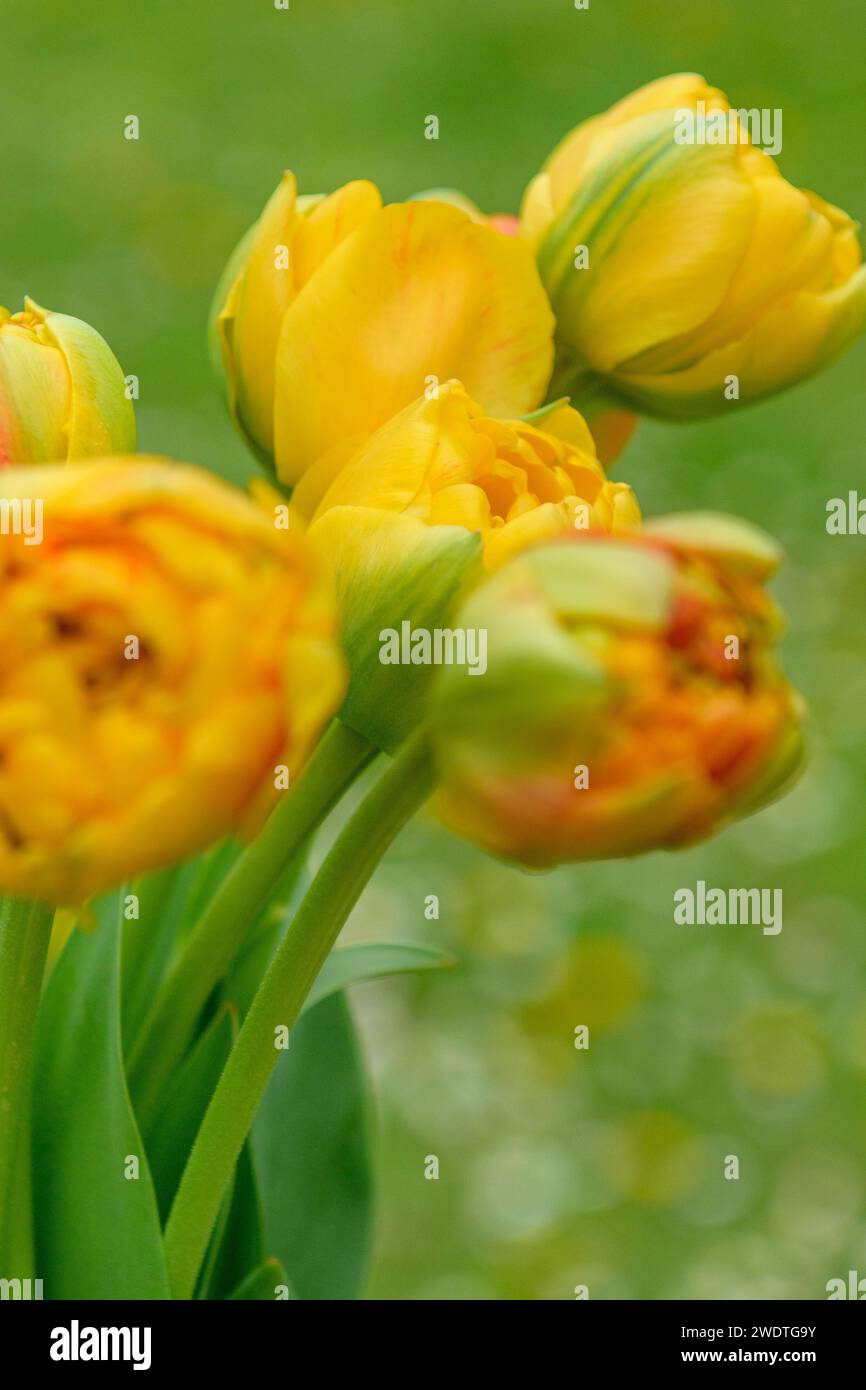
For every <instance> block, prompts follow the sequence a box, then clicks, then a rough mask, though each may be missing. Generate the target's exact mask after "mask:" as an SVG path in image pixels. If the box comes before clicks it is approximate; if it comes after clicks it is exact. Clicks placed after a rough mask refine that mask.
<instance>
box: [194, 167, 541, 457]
mask: <svg viewBox="0 0 866 1390" xmlns="http://www.w3.org/2000/svg"><path fill="white" fill-rule="evenodd" d="M214 328H215V332H216V336H217V337H218V339H219V342H220V347H221V357H222V363H223V367H224V370H225V374H226V378H227V381H228V384H229V397H230V403H231V404H232V408H233V410H234V412H235V415H236V418H237V420H238V423H239V424H240V426H241V428H242V429H243V431H244V433H245V434H246V436H247V437H248V439H249V440H250V442H251V443H252V444H253V446H254V447H255V448H256V450H257V452H258V453H259V454H260V456H262V457H264V458H266V459H273V461H274V466H275V468H276V472H277V474H278V476H279V478H280V479H281V481H283V482H285V483H289V484H295V483H296V482H297V481H298V480H299V479H300V478H301V477H302V476H303V475H304V473H305V472H306V471H307V469H308V468H310V467H311V466H312V464H314V463H316V462H317V461H318V460H319V459H320V458H321V457H322V456H323V455H325V454H327V453H328V452H329V451H331V450H332V449H334V448H335V447H336V448H338V449H339V448H342V447H343V446H344V445H345V443H346V441H352V442H354V443H355V444H357V443H359V442H360V441H362V440H363V439H364V438H366V436H367V435H368V434H370V433H371V432H372V431H373V430H375V429H377V428H378V427H379V426H380V425H382V424H384V423H385V422H386V421H388V420H389V419H391V417H392V416H393V415H395V414H396V413H397V412H398V411H400V410H402V409H403V407H404V406H406V405H408V404H409V403H410V402H411V401H413V400H415V399H416V398H417V397H418V396H420V395H421V394H422V392H423V391H424V390H425V389H426V388H427V387H428V386H429V384H430V383H431V382H437V381H438V382H445V381H447V380H448V379H449V378H451V377H459V378H460V379H461V380H462V381H464V382H465V384H466V387H467V389H468V390H469V391H470V393H471V394H472V395H473V396H474V397H475V398H476V399H477V400H479V401H480V402H481V404H482V406H483V407H484V408H485V409H486V410H487V411H489V412H490V413H491V414H500V415H521V414H524V413H525V412H527V411H530V410H532V409H533V408H534V407H535V406H537V405H538V404H539V403H540V401H541V400H542V398H543V396H544V391H545V387H546V385H547V382H548V378H549V376H550V370H551V366H552V362H553V348H552V330H553V320H552V316H551V313H550V306H549V304H548V303H547V299H546V296H545V294H544V291H543V289H542V287H541V282H540V280H539V276H538V271H537V268H536V266H535V263H534V259H533V256H532V253H531V251H530V249H529V248H528V247H527V246H526V244H525V243H524V242H523V240H522V239H520V238H518V237H514V236H504V235H502V233H501V232H500V231H498V230H495V229H494V228H493V227H492V226H490V225H488V224H487V223H485V222H483V221H481V222H480V221H478V220H477V219H476V218H475V217H474V215H473V214H472V213H471V212H468V211H466V210H465V208H462V207H456V206H454V205H452V204H449V203H446V202H442V201H440V200H438V199H434V200H432V201H410V202H407V203H399V204H392V205H389V206H388V207H382V206H381V199H380V197H379V193H378V190H377V189H376V188H375V187H374V185H372V184H369V183H363V182H359V183H353V184H347V185H346V186H345V187H344V188H341V189H339V190H338V191H337V192H336V193H332V194H331V195H330V196H329V197H327V198H314V199H303V200H302V199H298V198H297V195H296V188H295V181H294V178H293V177H292V176H291V175H286V176H285V178H284V180H283V183H282V184H281V185H280V188H279V189H278V190H277V192H276V193H275V194H274V196H273V198H272V199H271V201H270V203H269V204H268V206H267V208H266V209H265V211H264V213H263V214H262V217H261V218H260V220H259V222H258V223H257V224H256V226H255V227H254V228H253V229H252V230H251V232H250V233H248V234H247V237H245V238H244V241H243V242H242V243H241V245H240V247H239V248H238V251H237V252H236V253H235V256H234V257H233V259H232V261H231V262H230V263H229V267H228V268H227V271H226V275H225V276H224V279H223V283H222V285H221V286H220V289H219V290H218V292H217V299H216V303H215V318H214Z"/></svg>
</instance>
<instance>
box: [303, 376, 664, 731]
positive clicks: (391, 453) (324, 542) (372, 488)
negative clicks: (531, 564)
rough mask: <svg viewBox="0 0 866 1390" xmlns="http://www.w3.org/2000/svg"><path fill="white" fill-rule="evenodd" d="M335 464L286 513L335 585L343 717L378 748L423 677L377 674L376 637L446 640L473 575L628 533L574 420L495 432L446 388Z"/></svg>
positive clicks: (625, 498) (403, 721)
mask: <svg viewBox="0 0 866 1390" xmlns="http://www.w3.org/2000/svg"><path fill="white" fill-rule="evenodd" d="M335 461H336V463H339V462H340V459H339V458H338V457H336V456H335V455H334V454H333V453H332V454H331V455H330V456H328V457H326V458H325V459H323V460H322V461H321V462H320V463H319V464H318V465H317V466H316V467H314V468H313V469H311V470H310V471H309V472H308V473H307V475H306V476H305V477H304V478H303V479H302V481H301V482H300V483H299V484H298V487H297V488H296V490H295V495H294V498H293V508H294V512H295V514H296V515H298V516H300V517H301V518H302V519H303V520H305V521H308V522H310V523H311V524H310V526H309V533H308V534H309V539H310V540H311V541H312V542H313V543H314V544H315V545H316V546H317V547H318V548H319V550H320V551H321V552H322V553H323V554H324V555H326V556H327V559H328V561H329V563H330V565H331V567H332V568H333V570H334V571H335V573H336V576H337V584H338V590H339V600H340V610H341V613H342V615H343V625H344V640H345V642H346V648H347V652H348V655H349V661H350V666H351V670H352V682H351V686H350V691H349V697H348V699H347V702H346V706H345V708H344V710H343V718H344V720H345V721H346V722H347V723H349V724H351V726H352V727H353V728H355V729H356V730H357V731H358V732H360V733H362V734H364V735H365V737H367V738H369V739H371V740H372V741H373V742H374V743H376V744H377V745H378V746H379V747H384V748H388V749H390V748H392V747H393V746H395V744H396V743H398V742H400V741H401V740H402V738H403V737H405V735H406V733H407V732H408V730H409V729H410V728H412V727H413V726H414V724H415V723H417V721H418V719H419V716H420V712H421V708H422V700H423V696H424V693H425V691H426V687H427V684H428V682H429V676H430V671H429V668H425V667H424V666H423V665H422V664H420V663H417V662H416V660H415V659H414V658H413V659H411V660H405V659H404V658H405V656H406V653H405V652H403V651H402V647H401V656H400V659H399V660H397V661H394V662H393V663H391V662H388V663H386V664H383V662H382V660H381V656H382V650H381V644H382V640H383V639H382V633H387V632H395V633H402V632H403V631H405V629H404V627H403V625H404V624H407V625H408V627H409V629H410V630H411V631H413V632H414V631H417V630H419V629H423V630H424V631H426V632H430V631H432V630H434V629H437V628H443V627H445V628H447V627H448V623H449V619H450V616H451V615H452V613H453V611H454V606H455V602H456V599H457V596H458V595H459V594H460V593H462V592H463V591H465V590H466V588H467V587H468V586H470V585H472V584H474V583H477V581H478V579H479V578H480V577H481V575H482V574H483V569H484V568H486V569H488V570H492V569H496V568H498V567H499V566H500V565H502V564H503V563H504V561H505V560H506V559H507V558H508V557H509V556H510V555H512V554H515V553H516V552H518V551H521V550H525V549H526V548H527V547H528V546H532V545H537V544H538V543H539V542H540V541H542V540H546V539H548V538H549V537H551V536H559V535H563V534H567V533H569V532H573V531H575V530H578V529H583V530H587V531H588V530H598V531H619V530H624V529H628V528H630V527H634V526H638V525H639V524H640V511H639V509H638V505H637V501H636V499H635V496H634V493H633V492H632V490H631V488H630V487H628V485H627V484H625V483H612V482H609V481H608V480H607V478H606V477H605V474H604V470H603V469H602V467H601V465H600V464H599V463H598V461H597V459H596V457H595V449H594V446H593V441H592V436H591V435H590V433H589V430H588V429H587V427H586V425H585V423H584V421H583V420H582V419H581V417H580V415H578V413H577V411H575V410H572V409H571V408H570V407H568V406H565V405H562V404H558V405H554V406H551V407H550V408H548V409H547V410H544V411H541V412H538V413H537V415H536V416H535V417H533V418H532V419H529V420H497V419H493V418H491V417H490V416H486V415H485V414H484V412H483V410H482V409H481V408H480V406H479V405H477V403H476V402H475V401H473V400H471V399H470V397H469V396H468V395H467V393H466V391H465V389H464V388H463V386H462V385H461V384H460V382H457V381H452V382H448V383H446V384H445V385H443V386H442V387H441V389H440V390H439V391H438V393H437V395H436V396H435V397H432V398H431V399H429V400H428V399H422V400H419V401H415V402H413V404H412V405H410V406H407V408H406V409H405V410H403V411H401V412H400V414H399V415H397V416H395V417H394V419H393V420H390V421H389V422H388V424H387V425H384V426H383V427H382V428H381V429H380V430H378V431H376V433H374V434H373V435H372V436H371V437H370V438H369V439H368V440H367V441H366V442H365V443H364V444H363V445H362V446H361V448H360V449H358V450H357V451H356V452H355V453H353V454H352V455H351V457H350V458H349V459H348V461H347V462H345V463H344V464H343V467H342V468H339V469H338V470H337V471H336V474H335V476H332V474H334V464H335Z"/></svg>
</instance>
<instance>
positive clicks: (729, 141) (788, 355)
mask: <svg viewBox="0 0 866 1390" xmlns="http://www.w3.org/2000/svg"><path fill="white" fill-rule="evenodd" d="M521 217H522V226H523V231H524V235H526V236H527V237H528V238H529V240H530V242H531V244H532V245H533V246H534V247H535V250H536V254H537V257H538V265H539V269H540V271H541V277H542V280H543V282H544V285H545V288H546V289H547V291H548V294H549V295H550V299H551V303H552V305H553V308H554V312H555V314H556V319H557V329H556V342H557V365H556V368H555V371H554V378H553V384H552V388H551V389H552V391H553V392H554V394H561V393H563V392H567V393H569V394H571V395H573V396H574V397H575V399H576V402H577V403H579V404H580V405H581V407H583V405H584V401H585V399H591V398H592V397H593V395H595V394H596V393H597V392H598V391H599V389H601V390H605V389H606V390H607V391H609V392H611V393H613V394H614V395H617V396H618V397H619V398H620V400H621V402H623V403H626V404H628V405H631V406H632V407H633V408H636V409H638V410H640V411H643V412H645V413H647V414H651V415H657V416H662V417H668V418H672V419H699V418H702V417H705V416H709V415H714V414H717V413H719V412H720V411H723V410H724V409H725V408H726V406H727V403H728V402H729V401H730V400H738V401H741V402H750V401H756V400H760V399H761V398H762V397H765V396H768V395H771V394H772V393H773V392H776V391H779V390H782V389H783V388H785V387H787V386H790V385H792V384H793V383H795V382H797V381H799V380H801V379H802V378H804V377H807V376H809V375H811V374H812V373H814V372H816V371H817V370H818V369H819V368H820V367H822V366H823V365H824V363H825V362H827V361H828V360H829V359H830V358H831V357H833V356H834V355H835V354H836V353H838V352H840V351H841V350H842V349H843V348H844V347H845V346H846V345H847V344H848V343H849V342H850V341H851V340H852V339H853V338H854V337H855V335H856V334H857V333H858V332H859V331H860V329H861V328H862V326H863V322H864V319H866V269H864V267H863V266H862V264H861V260H862V258H861V253H860V248H859V246H858V243H857V236H856V227H855V224H854V223H853V222H852V221H851V219H850V218H849V217H848V216H847V215H846V214H845V213H844V212H841V211H840V210H839V209H838V208H835V207H832V206H831V205H830V204H828V203H825V202H824V201H823V200H822V199H821V198H819V197H817V196H816V195H815V194H812V193H807V192H803V191H801V190H800V189H797V188H794V187H793V186H792V185H791V184H789V183H787V182H786V181H785V179H783V178H782V177H781V175H780V174H779V172H778V169H777V168H776V165H775V164H774V162H773V160H772V159H771V158H770V156H769V155H768V154H766V153H764V152H763V151H762V150H760V149H758V148H757V147H756V146H754V145H752V144H751V143H749V138H748V133H747V130H746V128H745V127H744V125H743V123H742V121H741V120H740V118H739V113H736V112H733V111H730V110H729V108H728V103H727V101H726V99H725V97H724V96H723V95H722V93H721V92H718V91H716V90H714V89H712V88H709V87H707V85H706V84H705V82H704V81H703V79H702V78H700V77H696V76H694V75H691V74H684V75H683V74H681V75H678V76H674V77H668V78H663V79H661V80H659V81H657V82H653V83H651V84H650V85H649V86H647V87H643V88H641V89H640V90H639V91H637V92H634V93H633V94H632V95H631V96H629V97H627V98H626V99H625V100H624V101H621V102H619V103H618V104H617V105H616V106H614V107H613V108H612V109H611V110H610V111H608V112H606V113H605V114H604V115H602V116H596V117H595V118H594V119H592V120H589V121H586V122H584V123H583V124H582V125H580V126H578V127H577V129H576V130H574V131H572V133H571V134H570V135H569V136H568V137H567V138H566V139H565V140H564V141H563V142H562V144H561V145H560V146H559V147H558V148H557V149H556V150H555V151H554V152H553V154H552V155H551V156H550V158H549V159H548V161H547V163H546V164H545V166H544V168H543V170H542V172H541V173H540V174H539V175H538V176H537V178H536V179H535V180H534V181H533V182H532V183H531V184H530V186H529V188H528V189H527V192H526V195H525V197H524V202H523V208H522V213H521ZM590 419H591V421H592V417H591V416H590Z"/></svg>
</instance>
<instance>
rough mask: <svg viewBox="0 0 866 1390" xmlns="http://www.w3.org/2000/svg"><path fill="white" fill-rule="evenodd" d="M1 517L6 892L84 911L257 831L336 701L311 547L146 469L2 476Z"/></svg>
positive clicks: (206, 488) (324, 599)
mask: <svg viewBox="0 0 866 1390" xmlns="http://www.w3.org/2000/svg"><path fill="white" fill-rule="evenodd" d="M0 505H2V507H3V512H4V517H9V518H11V519H12V520H14V519H15V518H17V517H19V516H20V517H21V518H22V519H23V520H24V521H25V522H26V523H27V524H26V525H22V526H20V527H18V528H17V529H16V528H15V527H13V526H12V525H9V526H4V528H3V533H2V534H0V600H2V601H0V888H2V890H3V891H6V892H11V893H15V894H18V895H21V896H36V897H40V898H44V899H47V900H48V901H51V902H61V903H79V902H81V901H83V900H84V899H86V898H87V897H89V896H90V895H91V894H94V893H98V892H100V891H101V890H102V889H105V888H107V887H111V886H114V885H116V884H118V883H120V882H123V881H124V879H127V878H129V877H131V876H132V875H134V874H137V873H140V872H144V871H146V870H148V869H152V868H155V867H159V866H161V865H164V864H167V863H171V862H174V861H175V860H180V859H183V858H185V857H187V856H189V855H191V854H193V853H195V852H196V851H197V850H199V849H201V848H202V847H204V846H206V845H208V844H210V843H211V842H213V841H214V840H216V839H218V838H219V837H221V836H222V835H224V834H226V833H227V832H229V831H231V830H235V829H240V830H243V829H244V828H245V827H252V826H254V825H256V824H257V823H258V821H259V820H260V819H261V818H262V817H263V816H264V814H265V813H266V811H267V809H268V808H269V806H270V805H271V804H272V803H273V801H274V800H275V799H276V796H277V795H278V793H277V791H276V790H275V789H276V787H277V786H278V785H279V783H278V781H277V778H276V775H275V774H276V769H277V767H278V766H283V765H284V766H285V767H286V768H287V769H289V770H290V771H291V770H293V769H295V768H297V767H298V766H299V764H300V762H301V761H302V760H303V758H304V756H305V754H306V752H307V750H308V749H309V747H310V745H311V743H312V741H313V740H314V738H315V737H316V735H317V734H318V732H319V730H320V728H321V726H322V723H323V721H324V720H325V719H326V718H327V717H328V716H329V715H330V714H331V713H332V712H333V709H334V708H335V706H336V704H337V703H338V702H339V697H340V695H341V693H342V689H343V684H344V673H343V664H342V659H341V657H340V655H339V653H338V648H337V644H336V639H335V630H336V614H335V608H334V603H333V598H332V595H331V592H330V589H329V586H328V584H327V582H326V581H325V579H324V578H323V576H322V573H321V571H320V567H319V565H318V563H317V561H316V559H315V557H314V555H313V553H312V551H311V550H310V548H309V547H308V546H307V544H306V543H305V541H304V540H303V538H302V537H298V536H294V535H289V534H287V533H286V532H285V531H280V530H277V529H276V528H275V526H274V524H273V516H272V515H268V514H267V513H266V512H265V511H263V510H262V509H261V508H259V507H258V506H256V505H254V504H253V503H252V502H251V501H249V500H248V499H247V498H246V497H244V496H243V495H242V494H241V493H238V492H237V491H235V489H233V488H231V487H229V486H228V485H226V484H225V483H222V482H219V481H218V480H217V479H215V478H214V477H213V476H211V475H210V474H208V473H206V472H204V471H203V470H199V469H195V468H192V467H190V466H184V465H181V464H175V463H170V462H168V461H164V460H154V459H146V458H114V459H107V460H100V461H98V462H96V461H94V462H91V463H80V464H69V465H66V466H64V467H53V468H52V467H44V468H31V469H9V470H6V471H3V472H0ZM37 518H38V525H37V524H35V523H36V519H37Z"/></svg>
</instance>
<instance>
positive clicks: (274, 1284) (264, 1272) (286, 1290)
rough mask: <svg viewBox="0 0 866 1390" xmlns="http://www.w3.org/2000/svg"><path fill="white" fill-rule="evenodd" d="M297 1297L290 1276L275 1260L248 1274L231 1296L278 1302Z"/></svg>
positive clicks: (269, 1260) (233, 1297) (268, 1261)
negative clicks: (290, 1282) (275, 1300)
mask: <svg viewBox="0 0 866 1390" xmlns="http://www.w3.org/2000/svg"><path fill="white" fill-rule="evenodd" d="M278 1295H279V1297H278ZM295 1297H296V1295H295V1294H294V1293H293V1292H292V1288H291V1285H290V1284H289V1276H288V1275H287V1274H286V1271H285V1270H284V1269H283V1266H282V1265H281V1264H280V1262H279V1260H275V1259H273V1258H271V1259H268V1260H265V1261H264V1262H263V1263H262V1264H260V1265H259V1267H258V1269H254V1270H253V1272H252V1274H248V1275H247V1277H246V1279H244V1280H243V1281H242V1282H241V1283H240V1284H238V1286H237V1288H235V1289H233V1290H232V1292H231V1293H230V1294H229V1298H230V1299H253V1298H254V1299H258V1300H259V1301H261V1300H262V1299H270V1300H273V1299H277V1301H278V1302H279V1301H280V1299H286V1298H295Z"/></svg>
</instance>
